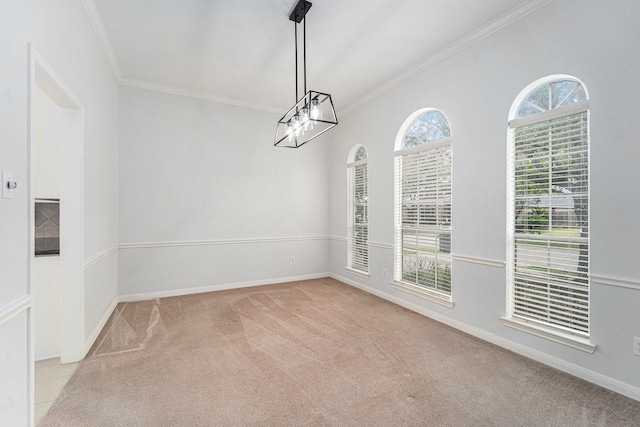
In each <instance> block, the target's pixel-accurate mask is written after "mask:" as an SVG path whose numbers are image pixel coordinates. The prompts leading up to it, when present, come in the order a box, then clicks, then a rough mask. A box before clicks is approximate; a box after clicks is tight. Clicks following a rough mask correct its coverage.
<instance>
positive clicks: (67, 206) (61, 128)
mask: <svg viewBox="0 0 640 427" xmlns="http://www.w3.org/2000/svg"><path fill="white" fill-rule="evenodd" d="M29 58H30V76H29V105H30V108H29V148H28V150H29V200H30V209H29V216H30V221H29V223H30V232H29V252H30V256H29V292H30V293H31V295H32V297H33V300H34V319H33V320H34V334H35V336H34V337H33V340H34V345H33V347H34V351H36V352H37V351H42V354H37V353H36V354H35V358H36V360H37V359H38V358H40V359H42V358H46V357H49V356H56V354H52V353H55V352H59V356H60V361H61V362H62V363H71V362H76V361H79V360H81V359H82V358H83V356H84V317H85V316H84V166H83V165H84V110H83V108H82V105H81V104H80V103H79V102H78V100H77V98H76V97H75V96H74V95H73V93H72V92H71V90H70V89H69V88H68V86H66V85H65V83H64V82H63V81H62V79H61V78H60V77H59V76H58V74H56V73H55V71H54V70H53V69H52V68H51V66H50V65H49V64H48V63H47V62H46V61H45V60H44V58H43V57H42V56H41V55H40V54H39V53H38V52H37V51H36V50H35V49H34V48H33V46H30V47H29ZM36 199H51V200H59V217H58V219H57V221H58V224H57V225H58V226H59V256H58V255H51V256H56V257H57V258H56V259H55V260H53V258H50V259H49V262H47V263H46V264H47V267H46V268H45V269H44V270H43V268H41V267H42V264H43V263H41V262H39V260H36V257H35V238H36V234H35V226H36V217H35V202H36ZM40 221H41V218H40V217H39V219H38V222H40ZM43 272H46V273H43ZM43 275H44V276H45V277H44V279H43V278H42V277H43ZM47 275H48V276H49V277H46V276H47ZM36 311H38V313H36ZM40 314H43V315H44V314H46V315H44V316H41V315H40ZM51 319H54V320H51ZM51 321H52V322H54V323H56V324H54V325H46V324H43V322H51ZM52 335H57V338H56V337H54V336H52ZM45 340H46V341H47V342H46V343H45V342H44V341H45ZM39 342H40V343H42V344H46V345H43V346H39Z"/></svg>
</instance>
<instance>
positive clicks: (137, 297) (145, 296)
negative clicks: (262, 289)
mask: <svg viewBox="0 0 640 427" xmlns="http://www.w3.org/2000/svg"><path fill="white" fill-rule="evenodd" d="M329 276H330V274H329V273H315V274H306V275H302V276H291V277H277V278H273V279H263V280H253V281H249V282H236V283H225V284H221V285H211V286H200V287H197V288H186V289H175V290H170V291H158V292H145V293H141V294H130V295H122V296H120V299H119V300H120V302H135V301H149V300H152V299H156V298H167V297H177V296H182V295H191V294H202V293H205V292H214V291H226V290H229V289H240V288H250V287H253V286H264V285H274V284H277V283H286V282H297V281H300V280H312V279H320V278H323V277H329Z"/></svg>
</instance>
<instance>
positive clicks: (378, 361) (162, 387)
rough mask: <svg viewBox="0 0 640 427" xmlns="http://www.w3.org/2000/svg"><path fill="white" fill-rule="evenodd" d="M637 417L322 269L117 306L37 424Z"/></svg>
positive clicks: (605, 397)
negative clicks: (300, 278) (320, 275)
mask: <svg viewBox="0 0 640 427" xmlns="http://www.w3.org/2000/svg"><path fill="white" fill-rule="evenodd" d="M251 425H253V426H281V425H283V426H289V425H291V426H581V427H582V426H639V425H640V402H636V401H634V400H632V399H628V398H626V397H623V396H621V395H618V394H615V393H613V392H610V391H607V390H605V389H603V388H600V387H598V386H595V385H593V384H590V383H587V382H585V381H582V380H580V379H577V378H574V377H571V376H569V375H567V374H564V373H561V372H559V371H556V370H554V369H551V368H548V367H545V366H543V365H541V364H539V363H536V362H533V361H531V360H528V359H526V358H524V357H520V356H518V355H515V354H513V353H511V352H509V351H506V350H503V349H501V348H499V347H496V346H493V345H491V344H488V343H486V342H483V341H481V340H478V339H476V338H473V337H471V336H469V335H466V334H464V333H461V332H459V331H456V330H454V329H451V328H449V327H447V326H444V325H442V324H440V323H437V322H435V321H433V320H430V319H428V318H425V317H423V316H421V315H419V314H416V313H414V312H412V311H409V310H406V309H404V308H402V307H399V306H397V305H394V304H392V303H389V302H387V301H384V300H382V299H380V298H377V297H375V296H372V295H369V294H367V293H365V292H362V291H360V290H357V289H355V288H352V287H350V286H347V285H344V284H342V283H340V282H338V281H336V280H333V279H319V280H311V281H304V282H292V283H285V284H280V285H272V286H262V287H256V288H246V289H238V290H231V291H220V292H212V293H206V294H199V295H190V296H184V297H174V298H163V299H157V300H154V301H146V302H138V303H123V304H120V305H118V307H117V308H116V310H115V312H114V314H113V316H112V317H111V319H110V320H109V322H108V324H107V326H106V327H105V328H104V330H103V332H102V334H101V335H100V337H99V338H98V340H97V341H96V344H95V345H94V347H93V348H92V350H91V351H90V353H89V355H88V356H87V358H86V359H85V360H84V361H83V362H82V363H81V364H80V366H79V367H78V369H77V371H76V373H75V375H74V376H73V377H72V378H71V380H70V381H69V382H68V384H67V386H66V387H65V389H64V391H63V392H62V394H61V396H60V397H59V398H58V400H57V401H56V403H55V404H54V406H53V407H52V408H51V410H50V411H49V413H48V415H47V416H46V417H45V418H44V420H43V421H42V423H41V424H40V425H39V427H49V426H64V427H73V426H83V427H90V426H117V427H124V426H251Z"/></svg>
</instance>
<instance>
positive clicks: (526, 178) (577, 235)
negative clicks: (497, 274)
mask: <svg viewBox="0 0 640 427" xmlns="http://www.w3.org/2000/svg"><path fill="white" fill-rule="evenodd" d="M587 109H588V101H581V102H578V103H576V104H572V105H570V106H566V107H560V108H556V109H552V110H548V111H545V112H542V113H537V114H533V115H529V116H525V117H523V118H521V119H516V120H513V121H511V122H510V139H511V141H510V145H511V146H510V161H511V162H512V164H511V167H510V171H511V176H510V185H509V188H510V192H511V194H510V195H509V202H510V203H509V205H510V206H509V210H510V213H509V216H510V218H509V221H510V234H511V236H512V239H511V243H510V246H511V247H510V249H509V251H510V254H509V256H510V259H509V268H510V272H509V273H510V275H511V278H510V281H511V301H510V314H511V316H513V317H517V318H521V319H524V320H527V321H534V322H536V323H540V324H542V325H545V326H548V327H551V328H555V329H559V330H561V331H563V332H569V333H571V334H574V335H578V336H583V337H588V336H589V165H588V159H589V150H588V144H589V137H588V134H589V127H588V111H587Z"/></svg>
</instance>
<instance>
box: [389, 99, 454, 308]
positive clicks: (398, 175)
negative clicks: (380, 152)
mask: <svg viewBox="0 0 640 427" xmlns="http://www.w3.org/2000/svg"><path fill="white" fill-rule="evenodd" d="M430 112H437V113H439V114H441V115H442V116H443V117H444V119H445V122H446V126H447V131H448V136H445V137H443V138H438V139H432V140H424V141H423V142H421V143H419V144H418V145H415V146H412V147H409V148H404V140H405V136H406V135H407V133H408V130H409V129H410V128H411V127H412V125H413V124H414V123H415V122H416V121H417V120H418V119H419V118H420V117H421V116H422V115H424V114H428V113H430ZM450 130H451V125H450V122H449V120H448V119H447V117H446V116H445V115H444V113H442V111H440V110H438V109H435V108H425V109H421V110H418V111H416V112H414V113H413V114H411V115H410V116H409V117H408V118H407V119H406V120H405V122H404V123H403V125H402V126H401V127H400V130H399V131H398V134H397V137H396V144H395V152H394V158H395V159H394V234H395V236H394V242H395V244H394V277H393V281H392V286H393V287H394V288H396V289H399V290H402V291H404V292H408V293H410V294H413V295H416V296H419V297H421V298H424V299H427V300H429V301H432V302H435V303H438V304H441V305H443V306H445V307H448V308H453V307H454V302H453V296H452V293H451V284H452V280H451V278H452V277H453V276H452V274H451V273H452V267H453V256H452V252H451V236H452V232H453V228H452V227H451V216H449V226H448V228H443V229H439V228H438V227H439V225H440V224H439V218H440V216H439V215H440V213H438V211H436V216H435V218H436V219H435V221H436V225H435V227H433V228H432V229H430V230H429V231H427V233H426V234H425V236H428V235H432V237H433V239H432V241H433V242H432V243H433V245H429V246H428V249H427V251H429V252H430V251H431V250H434V253H435V255H434V256H433V258H434V262H435V264H434V265H435V266H436V267H435V271H436V273H435V274H434V284H435V285H436V288H437V280H438V279H437V277H438V267H437V266H439V265H442V264H440V263H439V261H440V260H442V259H445V264H446V265H447V266H448V269H449V278H448V280H449V292H442V291H441V290H438V289H434V288H431V287H429V286H426V285H421V284H419V283H418V282H419V280H420V279H419V272H416V275H417V276H416V280H415V281H408V280H405V278H404V277H403V276H404V272H403V264H404V253H405V251H406V250H408V248H405V245H404V237H403V236H404V235H403V233H404V230H405V229H407V228H415V229H416V230H415V233H416V239H419V238H420V237H419V234H420V233H419V231H418V229H419V227H420V225H426V224H425V223H422V222H421V221H422V219H423V216H422V212H420V211H418V212H417V213H416V221H417V224H416V225H417V227H407V226H405V224H404V223H403V206H404V205H403V182H404V181H403V179H404V171H403V161H404V160H407V161H409V160H408V159H409V156H421V155H424V156H423V157H422V158H418V159H417V161H418V162H422V163H421V164H420V165H419V166H418V167H420V168H421V169H420V171H423V170H425V169H424V168H426V167H430V166H434V165H435V167H436V171H435V173H436V175H437V174H438V171H437V167H438V166H439V165H440V163H439V160H438V159H436V160H432V159H431V158H430V157H429V155H430V154H434V155H437V154H440V153H442V152H444V153H445V155H446V156H448V169H449V174H448V176H447V179H448V182H449V188H448V190H447V191H448V193H447V191H445V194H448V197H440V194H439V191H436V196H435V205H436V209H439V208H438V207H439V206H441V202H442V201H443V200H445V199H446V200H447V201H448V205H449V215H451V207H452V206H453V203H452V202H453V146H452V140H453V139H452V136H451V131H450ZM429 132H430V130H429V129H427V130H426V131H425V133H429ZM443 133H444V132H443ZM427 172H428V173H429V172H430V171H428V170H427ZM418 173H420V172H418ZM418 179H419V178H418ZM437 181H438V179H436V186H437V185H438V184H437ZM430 194H431V195H432V193H430ZM423 196H424V194H423V195H418V197H423ZM431 199H433V197H431ZM416 200H417V199H416ZM420 201H422V200H420ZM420 201H419V202H418V205H419V204H420ZM442 231H444V232H445V234H448V238H449V240H448V243H447V245H446V246H447V247H448V251H446V252H445V251H441V248H443V246H442V243H441V242H440V240H439V239H440V236H441V235H442ZM416 244H417V243H416ZM414 246H415V245H414ZM415 252H416V256H418V252H419V250H418V249H417V248H415ZM440 252H442V253H443V254H444V253H447V254H448V255H440Z"/></svg>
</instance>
